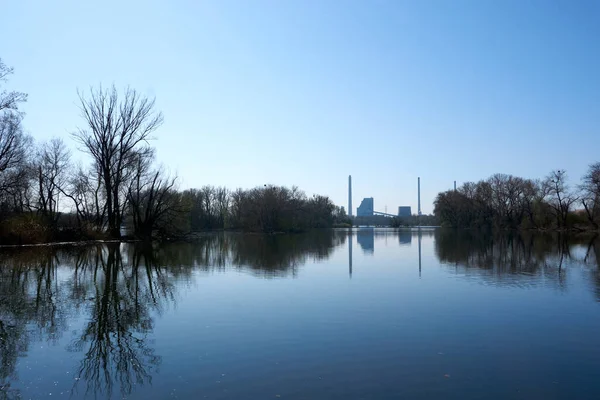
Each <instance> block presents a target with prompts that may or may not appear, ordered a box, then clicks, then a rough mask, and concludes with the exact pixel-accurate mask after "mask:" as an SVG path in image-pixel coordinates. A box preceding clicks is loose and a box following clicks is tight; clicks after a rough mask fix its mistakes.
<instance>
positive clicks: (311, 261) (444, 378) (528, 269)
mask: <svg viewBox="0 0 600 400" xmlns="http://www.w3.org/2000/svg"><path fill="white" fill-rule="evenodd" d="M599 264H600V243H599V242H598V241H597V240H593V239H592V238H578V239H574V238H566V237H559V236H533V235H530V236H526V237H518V236H512V237H510V236H496V237H491V236H484V235H474V234H468V233H457V232H449V231H442V230H437V231H433V230H427V231H416V230H414V231H410V230H401V231H397V230H388V229H369V228H361V229H355V230H353V231H348V230H337V231H320V232H313V233H310V234H303V235H281V236H271V237H267V236H261V235H243V234H211V235H206V236H205V237H204V238H203V239H202V240H201V241H200V242H199V243H195V244H168V245H163V246H140V245H131V244H122V245H103V246H74V247H60V248H28V249H20V250H15V249H13V250H6V249H5V250H2V251H0V386H1V389H0V399H4V398H8V399H12V398H15V399H16V398H24V399H29V398H32V399H34V398H65V399H66V398H70V399H78V398H108V397H112V398H134V399H164V398H181V399H187V398H194V399H196V398H207V399H240V398H242V399H276V398H282V399H394V398H409V399H436V398H439V399H481V398H498V399H553V398H569V399H588V398H589V399H597V398H600V379H599V378H600V372H599V371H600V368H599V367H600V340H599V339H600V303H599V300H600V272H599V271H600V265H599Z"/></svg>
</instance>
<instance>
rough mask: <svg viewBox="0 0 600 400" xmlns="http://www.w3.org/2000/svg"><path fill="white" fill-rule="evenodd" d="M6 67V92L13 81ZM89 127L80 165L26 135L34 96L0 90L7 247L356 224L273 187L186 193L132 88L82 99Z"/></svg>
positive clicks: (62, 149) (1, 205) (146, 103)
mask: <svg viewBox="0 0 600 400" xmlns="http://www.w3.org/2000/svg"><path fill="white" fill-rule="evenodd" d="M12 72H13V71H12V69H11V68H9V67H8V66H6V65H5V64H4V63H2V61H1V59H0V85H1V84H2V83H3V82H5V81H6V78H7V77H8V76H9V75H10V74H12ZM78 95H79V108H80V112H81V116H82V125H81V127H80V128H79V129H77V130H76V131H75V132H73V133H72V135H71V137H72V139H73V140H74V141H75V142H76V143H77V146H78V148H79V149H81V151H83V152H84V153H86V154H87V156H88V159H89V160H91V162H90V163H89V164H88V165H81V164H75V163H73V162H72V160H71V154H70V151H69V149H68V147H67V146H66V144H65V142H63V141H62V140H61V139H58V138H55V139H52V140H50V141H49V142H44V143H35V142H34V140H33V138H32V137H31V136H29V135H27V134H26V133H25V132H23V127H22V120H23V118H24V114H23V113H22V112H21V111H20V110H19V105H20V104H21V103H23V102H24V101H26V100H27V95H26V94H25V93H21V92H16V91H8V90H4V89H3V88H2V87H0V242H1V243H7V242H8V243H31V242H45V241H50V240H77V239H82V238H96V237H110V238H120V237H121V235H122V230H123V227H127V229H128V231H129V232H130V233H131V234H133V235H135V236H136V237H143V238H149V237H153V236H155V235H163V236H165V235H166V236H169V235H173V234H178V233H182V232H185V231H189V230H192V231H193V230H204V229H219V228H232V229H245V230H252V231H263V232H275V231H300V230H305V229H308V228H316V227H330V226H333V224H334V223H335V222H337V221H341V222H346V221H347V219H346V217H345V212H344V211H343V210H341V209H338V208H337V207H335V206H334V205H333V203H332V202H331V200H330V199H329V198H327V197H324V196H313V197H310V198H309V197H307V196H306V195H305V194H304V193H303V192H302V191H300V190H299V189H297V188H285V187H277V186H270V185H269V186H266V185H265V186H263V187H259V188H256V189H250V190H242V189H237V190H235V191H230V190H227V189H225V188H214V187H209V186H206V187H203V188H202V189H198V190H186V191H179V190H178V189H177V178H176V177H175V176H173V175H172V174H169V173H168V172H167V171H166V170H165V169H164V168H163V167H161V166H160V165H159V164H158V163H157V162H156V159H155V150H154V148H153V147H152V146H150V141H151V140H152V138H153V137H152V134H153V133H154V131H155V130H156V129H158V128H159V127H160V126H161V125H162V122H163V117H162V114H161V113H160V112H159V111H157V110H156V109H155V103H154V99H150V98H147V97H145V96H143V95H141V94H140V93H138V92H137V91H135V90H133V89H130V88H126V89H125V90H124V91H122V92H118V91H117V89H116V88H115V87H111V88H108V89H107V88H102V87H99V88H97V89H90V91H89V92H86V93H83V92H79V93H78Z"/></svg>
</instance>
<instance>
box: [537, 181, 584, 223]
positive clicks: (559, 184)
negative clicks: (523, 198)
mask: <svg viewBox="0 0 600 400" xmlns="http://www.w3.org/2000/svg"><path fill="white" fill-rule="evenodd" d="M543 192H544V194H545V197H546V198H547V199H548V204H549V205H550V206H551V207H552V209H553V211H554V216H555V218H556V224H557V226H558V227H559V228H561V227H562V228H565V227H566V226H567V216H568V215H569V210H570V209H571V206H572V205H573V204H574V203H575V202H576V201H577V199H578V198H577V196H576V195H575V194H573V193H571V192H570V191H569V185H568V184H567V172H566V171H565V170H555V171H552V172H551V173H550V175H548V176H547V177H546V179H545V180H544V182H543Z"/></svg>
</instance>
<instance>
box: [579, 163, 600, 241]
mask: <svg viewBox="0 0 600 400" xmlns="http://www.w3.org/2000/svg"><path fill="white" fill-rule="evenodd" d="M582 181H583V182H582V183H581V185H580V190H581V203H582V204H583V207H584V208H585V213H586V215H587V217H588V220H589V221H590V223H591V224H592V225H593V226H594V228H596V229H598V226H599V221H600V162H597V163H594V164H592V165H590V167H589V169H588V172H587V173H586V174H585V175H584V176H583V179H582Z"/></svg>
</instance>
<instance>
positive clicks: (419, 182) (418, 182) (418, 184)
mask: <svg viewBox="0 0 600 400" xmlns="http://www.w3.org/2000/svg"><path fill="white" fill-rule="evenodd" d="M417 192H418V195H417V196H418V197H417V199H418V204H417V206H418V207H417V215H421V177H418V178H417Z"/></svg>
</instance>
